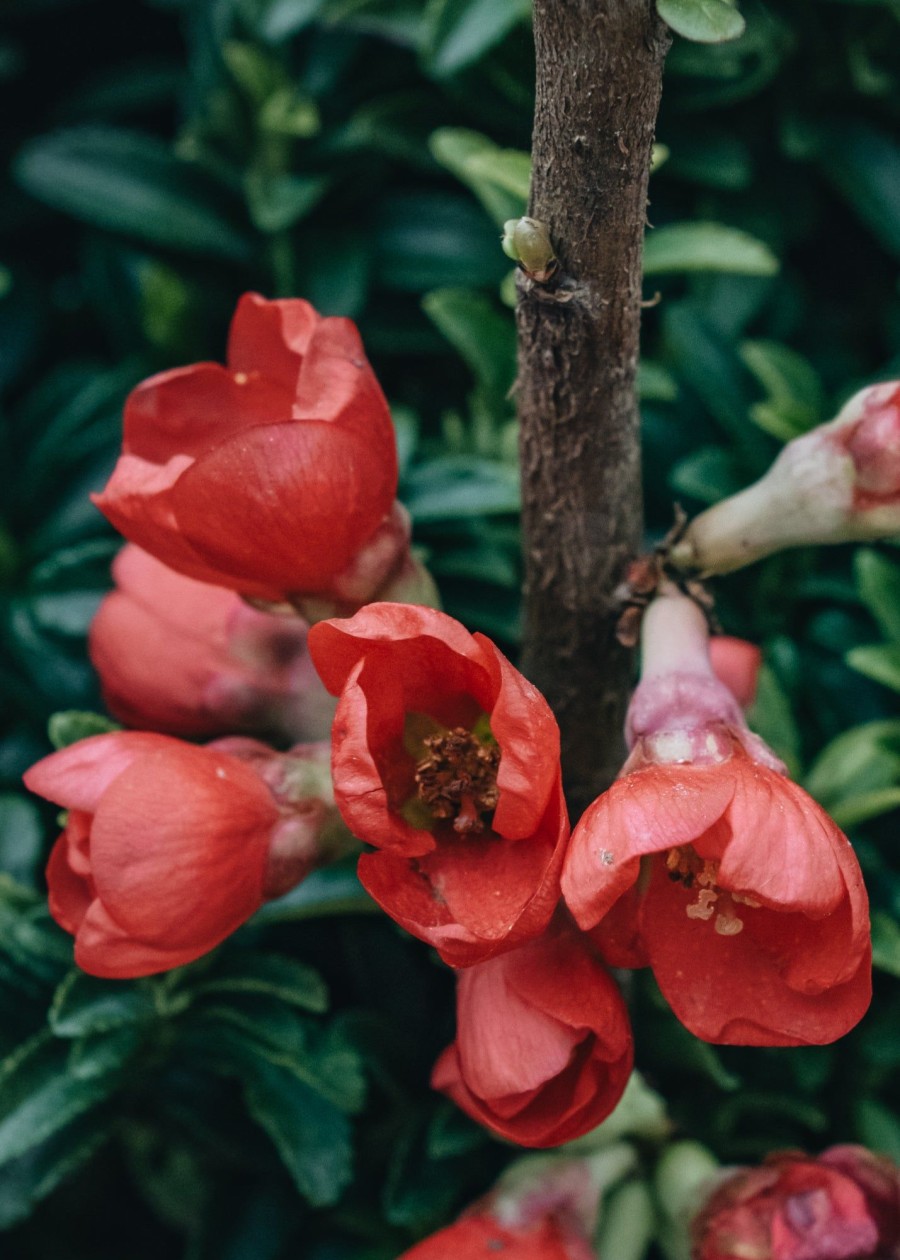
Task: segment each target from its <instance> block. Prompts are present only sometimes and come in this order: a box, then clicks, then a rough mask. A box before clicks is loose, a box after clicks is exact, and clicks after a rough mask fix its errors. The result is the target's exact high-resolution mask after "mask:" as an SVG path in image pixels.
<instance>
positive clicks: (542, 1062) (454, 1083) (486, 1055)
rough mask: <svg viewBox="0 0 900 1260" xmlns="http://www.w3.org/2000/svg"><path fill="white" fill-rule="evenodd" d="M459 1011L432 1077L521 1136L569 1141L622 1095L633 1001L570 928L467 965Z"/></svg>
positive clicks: (494, 1123)
mask: <svg viewBox="0 0 900 1260" xmlns="http://www.w3.org/2000/svg"><path fill="white" fill-rule="evenodd" d="M456 1017H457V1019H456V1022H457V1032H456V1040H455V1042H454V1043H453V1044H452V1045H451V1046H449V1047H448V1048H447V1049H446V1050H445V1051H444V1053H443V1054H442V1055H441V1057H440V1058H439V1059H438V1061H437V1063H436V1064H435V1067H434V1071H433V1073H432V1078H431V1083H432V1085H433V1086H434V1087H435V1089H439V1090H442V1091H443V1092H444V1093H445V1094H448V1095H449V1096H450V1097H451V1098H452V1099H453V1101H454V1102H455V1103H456V1104H457V1106H459V1107H461V1108H462V1110H463V1111H465V1112H466V1113H467V1114H468V1115H470V1116H471V1117H472V1118H473V1119H474V1120H477V1121H478V1122H479V1123H480V1124H483V1125H486V1126H487V1127H488V1128H490V1129H492V1130H493V1131H494V1132H495V1133H499V1134H500V1135H501V1136H502V1137H505V1138H509V1139H510V1140H511V1141H513V1142H518V1143H519V1144H520V1145H522V1146H536V1147H545V1146H558V1145H560V1143H562V1142H570V1141H572V1140H573V1139H574V1138H576V1137H580V1136H581V1135H582V1134H584V1133H587V1132H589V1130H591V1129H593V1128H594V1127H595V1126H596V1125H598V1124H599V1123H600V1121H601V1120H604V1119H605V1118H606V1116H608V1115H609V1113H610V1112H611V1111H612V1109H613V1108H614V1107H615V1105H616V1103H617V1102H618V1101H619V1099H620V1098H621V1096H622V1093H623V1092H624V1089H625V1086H626V1084H627V1082H628V1074H629V1072H630V1071H631V1066H632V1059H633V1047H632V1039H631V1028H630V1025H629V1022H628V1014H627V1012H626V1010H625V1004H624V1002H623V1001H622V997H621V994H620V993H619V990H618V989H617V988H616V985H615V983H614V981H613V980H612V979H611V977H610V976H609V974H608V973H607V971H606V970H605V968H604V967H603V965H602V963H600V962H599V961H598V959H597V958H596V956H595V955H594V953H593V951H592V950H591V948H590V946H589V944H588V942H587V941H586V940H585V939H584V938H583V937H581V936H579V935H577V934H576V933H575V932H574V931H572V930H570V929H565V928H557V929H554V930H552V931H551V932H549V933H547V934H545V935H544V936H542V937H540V938H539V939H538V940H535V941H531V942H529V943H528V944H527V945H523V946H522V947H521V948H520V949H517V950H514V951H513V952H512V953H508V954H503V955H502V956H501V957H499V958H492V959H490V960H489V961H488V962H484V963H480V964H479V965H478V966H475V967H470V968H467V969H466V970H465V971H462V972H461V973H460V975H459V977H458V980H457V1002H456Z"/></svg>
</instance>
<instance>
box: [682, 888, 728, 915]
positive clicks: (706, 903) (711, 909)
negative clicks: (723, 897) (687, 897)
mask: <svg viewBox="0 0 900 1260" xmlns="http://www.w3.org/2000/svg"><path fill="white" fill-rule="evenodd" d="M718 899H719V894H718V893H717V892H714V891H713V890H712V889H711V888H701V889H700V891H699V892H698V893H697V900H696V901H692V902H691V904H690V905H689V906H687V907H686V910H685V913H686V914H687V917H688V918H689V919H702V920H703V922H704V923H705V922H706V921H707V919H711V918H712V916H713V914H714V913H715V904H716V902H717V901H718ZM721 917H722V916H721V915H719V918H721Z"/></svg>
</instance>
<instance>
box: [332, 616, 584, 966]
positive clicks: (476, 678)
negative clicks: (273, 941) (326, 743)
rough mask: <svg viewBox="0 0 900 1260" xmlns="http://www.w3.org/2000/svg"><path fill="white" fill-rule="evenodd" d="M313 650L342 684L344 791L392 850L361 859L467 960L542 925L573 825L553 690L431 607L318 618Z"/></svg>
mask: <svg viewBox="0 0 900 1260" xmlns="http://www.w3.org/2000/svg"><path fill="white" fill-rule="evenodd" d="M309 649H310V652H311V654H312V657H313V660H314V661H315V664H316V667H317V669H318V670H319V673H320V675H321V677H322V680H323V682H324V683H325V686H326V687H327V688H328V689H329V691H332V692H334V693H335V694H336V693H338V692H341V698H340V701H339V703H338V708H337V714H336V716H335V721H334V727H333V732H332V744H333V760H332V772H333V775H334V790H335V798H336V800H337V803H338V806H339V808H340V810H341V813H342V815H343V817H344V821H345V822H346V823H347V825H348V827H349V828H350V829H351V831H353V832H354V833H355V834H356V835H357V836H358V837H359V838H360V839H361V840H364V841H365V842H366V843H367V844H371V845H374V846H375V847H376V848H377V849H378V850H379V852H377V853H371V854H366V855H364V856H363V857H362V858H360V862H359V876H360V879H361V880H362V882H363V884H364V885H365V887H366V888H367V889H368V891H369V892H370V893H371V894H372V896H373V897H374V898H375V900H376V901H377V902H378V903H379V905H381V906H382V907H383V908H384V909H385V910H386V911H387V912H388V914H390V915H391V916H392V917H393V918H395V919H396V920H397V921H398V922H399V923H401V924H402V925H403V927H405V928H406V929H407V931H409V932H411V933H412V934H413V935H414V936H418V937H419V938H420V939H421V940H424V941H428V942H429V943H430V944H432V945H434V946H435V948H436V949H437V950H438V951H439V952H440V954H441V957H442V958H443V959H444V960H445V961H446V962H448V963H450V965H451V966H455V967H463V966H469V965H470V964H472V963H474V962H478V961H480V960H482V959H484V958H488V957H490V956H491V955H493V954H497V953H499V952H501V951H502V950H507V949H512V948H513V947H514V946H516V945H518V944H521V942H522V941H525V940H528V939H530V938H531V937H534V936H537V935H538V934H539V933H540V932H542V931H543V930H544V928H545V927H546V926H547V924H548V923H549V921H550V917H551V915H552V913H553V910H554V908H555V906H556V903H557V901H558V899H559V869H560V866H561V863H562V857H563V852H564V848H565V844H566V841H567V839H568V830H569V828H568V818H567V815H566V808H565V803H564V801H563V797H562V788H561V784H560V769H559V731H558V728H557V726H556V722H555V721H554V718H553V715H552V713H551V712H550V709H549V707H548V705H547V702H546V701H545V700H544V698H543V697H542V696H541V695H540V693H539V692H538V691H536V690H535V688H534V687H532V685H531V684H530V683H529V682H527V681H526V679H524V678H523V677H522V675H521V674H520V673H518V671H517V670H515V669H513V667H512V665H510V663H509V661H507V660H506V658H505V657H504V656H503V655H502V654H501V653H500V652H498V651H497V649H496V648H495V647H494V645H493V644H492V643H491V642H490V640H489V639H486V638H484V636H483V635H479V634H476V635H471V634H469V633H468V631H466V630H464V629H463V627H462V626H461V625H459V623H458V622H456V621H454V620H453V619H452V618H451V617H447V616H445V615H444V614H443V613H439V612H435V611H433V610H432V609H427V608H414V607H410V606H406V605H401V604H370V605H369V606H368V607H366V608H363V609H362V610H361V611H360V612H359V613H357V614H356V616H355V617H353V618H352V619H351V620H349V621H331V622H322V623H320V624H319V625H317V626H314V627H313V629H312V630H311V631H310V635H309ZM341 689H343V690H341Z"/></svg>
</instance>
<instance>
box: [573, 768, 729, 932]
mask: <svg viewBox="0 0 900 1260" xmlns="http://www.w3.org/2000/svg"><path fill="white" fill-rule="evenodd" d="M733 765H734V759H732V760H729V761H727V762H722V763H719V764H717V765H710V766H691V765H680V764H679V765H665V766H657V765H651V766H646V767H644V768H643V769H640V770H634V771H631V772H630V773H629V774H626V775H624V776H623V777H622V778H621V779H618V780H616V782H615V783H614V784H613V785H612V787H610V788H609V790H608V791H606V792H604V793H603V795H602V796H599V797H598V798H597V800H596V801H594V803H593V805H590V806H589V807H588V808H587V810H586V811H585V813H584V815H583V816H582V818H581V821H580V822H579V823H578V825H577V826H576V827H575V830H574V831H573V832H572V839H571V841H570V843H569V852H568V853H567V855H566V861H565V865H564V867H563V874H562V890H563V896H564V898H565V900H566V904H567V905H568V907H569V909H570V910H571V912H572V914H573V915H574V917H575V920H576V922H577V923H578V925H579V927H582V928H592V927H594V926H595V925H596V924H597V923H598V922H599V921H600V919H602V918H603V916H604V914H606V912H607V911H608V910H609V909H611V907H612V906H613V905H614V904H615V902H616V901H618V899H619V897H621V896H622V894H623V893H625V892H626V891H627V890H628V888H630V887H631V885H632V884H633V883H634V882H635V880H636V879H637V877H638V871H639V869H640V858H641V857H642V856H643V855H644V854H647V853H660V852H663V851H664V850H666V849H669V848H673V847H675V846H677V845H681V844H689V843H690V842H691V841H692V840H695V839H696V838H697V837H698V836H701V835H702V834H703V833H704V832H705V831H708V830H709V829H710V828H711V827H712V826H713V824H714V823H715V822H717V820H718V819H719V818H721V816H722V814H723V813H724V812H725V810H726V809H727V807H728V804H729V802H730V801H731V798H732V796H733V794H734V784H735V776H734V773H733Z"/></svg>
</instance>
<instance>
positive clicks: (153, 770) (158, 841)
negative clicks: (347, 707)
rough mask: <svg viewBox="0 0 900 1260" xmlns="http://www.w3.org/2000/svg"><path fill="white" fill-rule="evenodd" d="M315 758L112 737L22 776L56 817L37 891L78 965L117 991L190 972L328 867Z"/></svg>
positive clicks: (327, 814) (320, 774) (332, 826)
mask: <svg viewBox="0 0 900 1260" xmlns="http://www.w3.org/2000/svg"><path fill="white" fill-rule="evenodd" d="M327 758H328V746H327V744H324V745H323V744H317V745H308V746H305V747H304V746H301V747H299V748H296V749H293V750H292V751H291V753H289V754H278V753H273V752H272V750H271V749H267V748H266V747H265V745H263V744H259V743H257V742H256V741H255V740H250V739H247V740H230V741H223V746H222V747H219V746H217V745H209V746H207V747H203V748H200V747H197V746H195V745H193V744H185V743H183V742H182V741H181V740H177V739H172V738H170V737H169V736H166V735H156V734H149V733H144V732H137V731H125V732H115V733H112V734H108V735H96V736H94V737H92V738H90V739H85V740H81V741H80V742H78V743H76V744H72V745H71V746H70V747H68V748H65V749H62V750H61V751H60V752H56V753H53V754H51V756H49V757H45V758H44V759H43V760H42V761H39V762H38V763H37V764H36V765H34V766H32V767H31V769H30V770H29V771H28V772H27V773H26V775H25V782H26V785H27V786H28V787H29V788H30V789H31V790H32V791H33V792H36V793H38V795H40V796H43V797H45V798H46V799H47V800H50V801H53V802H55V803H56V804H57V805H61V806H63V808H64V809H66V810H67V811H68V816H67V819H66V823H65V827H64V830H63V832H62V834H61V835H60V837H59V839H58V840H57V841H56V844H55V845H54V847H53V851H52V853H51V854H50V862H49V865H48V867H47V883H48V885H49V903H50V912H51V914H52V915H53V917H54V918H55V919H56V921H57V923H59V924H60V926H61V927H63V928H65V930H66V931H67V932H71V933H72V935H73V936H74V937H75V961H76V962H77V963H78V965H79V966H80V967H82V968H83V970H85V971H88V972H90V973H91V974H92V975H96V976H108V977H112V978H117V979H118V978H123V977H129V976H144V975H151V974H153V973H154V972H158V971H165V970H168V969H169V968H172V967H179V966H181V965H182V964H184V963H188V962H191V961H192V960H193V959H195V958H199V957H200V955H202V954H205V953H207V952H208V951H209V950H211V949H213V948H214V947H215V946H216V945H218V944H219V942H220V941H222V940H224V939H225V937H226V936H228V935H230V933H232V932H234V931H235V930H236V929H237V928H238V927H240V925H241V924H242V923H244V922H245V920H247V919H248V918H249V917H250V916H251V915H252V914H253V913H254V912H255V911H256V910H258V909H259V907H260V906H261V905H262V903H263V901H265V900H266V899H267V898H270V897H277V896H280V895H281V894H282V893H284V892H286V891H287V889H288V888H290V887H292V886H293V885H294V884H296V883H298V882H299V881H300V880H301V879H302V878H303V877H304V876H305V875H306V874H308V873H309V871H310V870H312V869H313V867H315V866H317V865H319V864H320V863H322V862H323V861H327V860H329V859H330V858H332V857H333V856H336V855H337V853H338V852H339V851H340V849H341V848H342V847H343V846H344V845H345V844H346V842H347V837H346V833H345V832H344V831H343V829H342V828H340V823H339V819H338V818H337V814H336V810H335V809H334V806H333V800H332V798H331V796H330V787H329V778H328V769H327Z"/></svg>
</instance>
